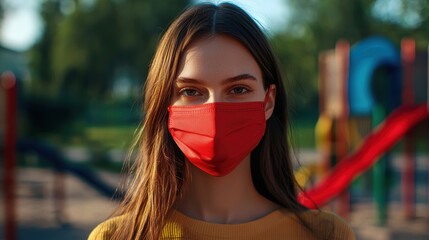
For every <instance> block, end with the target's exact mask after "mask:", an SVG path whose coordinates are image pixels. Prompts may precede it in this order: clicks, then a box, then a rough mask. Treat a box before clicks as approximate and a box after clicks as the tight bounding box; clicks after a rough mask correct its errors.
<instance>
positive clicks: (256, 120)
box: [168, 102, 265, 177]
mask: <svg viewBox="0 0 429 240" xmlns="http://www.w3.org/2000/svg"><path fill="white" fill-rule="evenodd" d="M168 111H169V118H168V130H169V131H170V133H171V135H172V136H173V139H174V141H175V142H176V144H177V146H179V148H180V149H181V150H182V152H183V153H184V154H185V156H186V158H187V159H188V160H189V161H190V162H191V163H192V164H194V165H195V166H196V167H198V168H199V169H201V170H202V171H204V172H206V173H208V174H210V175H212V176H217V177H221V176H225V175H227V174H229V173H230V172H231V171H232V170H234V169H235V168H236V167H237V166H238V165H239V164H240V162H241V161H242V160H243V159H244V158H245V157H246V156H247V155H248V154H249V153H250V152H251V151H252V150H253V149H254V148H255V147H256V146H257V145H258V143H259V141H260V140H261V138H262V136H263V135H264V133H265V103H264V102H240V103H228V102H215V103H208V104H201V105H192V106H170V107H169V108H168Z"/></svg>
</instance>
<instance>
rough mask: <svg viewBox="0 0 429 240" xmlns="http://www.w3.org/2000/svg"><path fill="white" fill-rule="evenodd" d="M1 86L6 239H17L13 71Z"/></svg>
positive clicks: (5, 75)
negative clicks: (3, 120)
mask: <svg viewBox="0 0 429 240" xmlns="http://www.w3.org/2000/svg"><path fill="white" fill-rule="evenodd" d="M1 86H2V88H3V89H4V91H5V98H6V114H5V116H6V128H5V139H4V157H5V168H4V171H5V172H4V198H5V199H4V201H5V206H7V207H6V208H5V239H6V240H15V239H16V212H15V209H16V203H15V163H16V140H17V138H16V135H17V128H16V114H17V112H16V111H17V81H16V77H15V75H14V74H13V73H12V72H4V73H3V74H2V75H1Z"/></svg>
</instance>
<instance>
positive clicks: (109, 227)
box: [88, 216, 125, 240]
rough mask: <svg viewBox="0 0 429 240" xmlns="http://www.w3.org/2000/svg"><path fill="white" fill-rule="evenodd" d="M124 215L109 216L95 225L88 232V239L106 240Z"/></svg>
mask: <svg viewBox="0 0 429 240" xmlns="http://www.w3.org/2000/svg"><path fill="white" fill-rule="evenodd" d="M124 218H125V216H117V217H113V218H110V219H108V220H106V221H104V222H102V223H100V224H99V225H98V226H97V227H95V228H94V229H93V230H92V232H91V233H90V235H89V237H88V240H107V239H111V238H112V234H113V232H114V231H115V229H116V228H117V227H118V223H119V222H122V221H123V220H124Z"/></svg>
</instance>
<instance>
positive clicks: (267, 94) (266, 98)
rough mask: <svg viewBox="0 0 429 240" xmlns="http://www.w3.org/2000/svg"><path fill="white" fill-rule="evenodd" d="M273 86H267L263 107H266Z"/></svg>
mask: <svg viewBox="0 0 429 240" xmlns="http://www.w3.org/2000/svg"><path fill="white" fill-rule="evenodd" d="M273 85H274V84H270V86H268V90H267V93H265V99H264V105H267V102H268V100H269V99H270V93H271V89H272V88H273Z"/></svg>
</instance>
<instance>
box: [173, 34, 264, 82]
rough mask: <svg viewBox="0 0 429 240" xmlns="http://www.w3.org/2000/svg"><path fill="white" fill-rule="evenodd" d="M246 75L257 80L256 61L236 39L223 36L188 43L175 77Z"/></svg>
mask: <svg viewBox="0 0 429 240" xmlns="http://www.w3.org/2000/svg"><path fill="white" fill-rule="evenodd" d="M241 74H250V75H253V76H255V77H256V78H258V79H260V78H261V76H262V74H261V69H260V68H259V65H258V63H257V62H256V60H255V59H254V57H253V56H252V54H251V53H250V52H249V51H248V50H247V48H246V47H245V46H244V45H243V44H241V43H240V42H239V41H237V40H235V39H233V38H231V37H228V36H223V35H216V36H213V37H208V38H200V39H197V40H195V41H194V42H192V43H191V44H190V45H189V46H188V48H187V49H186V51H185V52H184V54H183V56H182V57H181V60H180V64H179V71H178V77H179V76H181V77H186V78H206V77H210V76H211V77H216V78H221V79H225V78H230V77H233V76H238V75H241Z"/></svg>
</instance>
